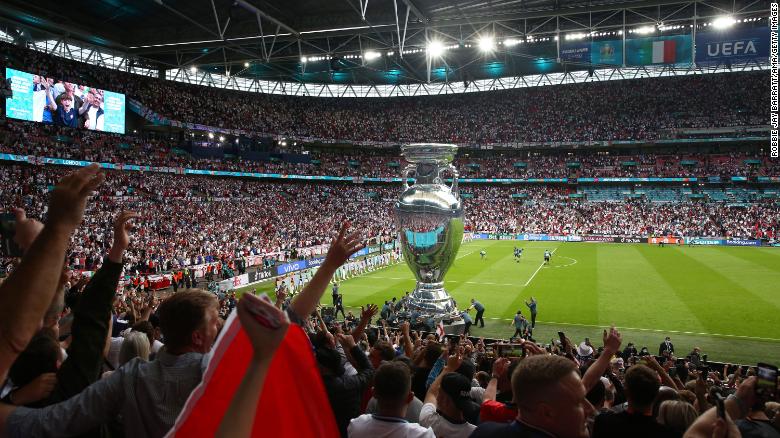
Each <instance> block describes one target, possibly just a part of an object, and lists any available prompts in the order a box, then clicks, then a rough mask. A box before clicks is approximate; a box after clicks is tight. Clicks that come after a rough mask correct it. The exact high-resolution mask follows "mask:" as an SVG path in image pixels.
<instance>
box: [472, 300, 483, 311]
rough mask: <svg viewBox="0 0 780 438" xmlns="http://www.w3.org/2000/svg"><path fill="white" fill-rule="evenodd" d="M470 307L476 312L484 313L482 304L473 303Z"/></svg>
mask: <svg viewBox="0 0 780 438" xmlns="http://www.w3.org/2000/svg"><path fill="white" fill-rule="evenodd" d="M472 306H474V308H475V309H477V312H484V311H485V306H483V305H482V303H480V302H479V301H474V303H473V304H472Z"/></svg>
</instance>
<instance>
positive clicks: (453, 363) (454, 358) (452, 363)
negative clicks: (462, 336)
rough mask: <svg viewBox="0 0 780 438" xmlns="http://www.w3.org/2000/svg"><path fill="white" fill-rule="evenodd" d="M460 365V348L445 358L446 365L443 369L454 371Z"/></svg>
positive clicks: (461, 356)
mask: <svg viewBox="0 0 780 438" xmlns="http://www.w3.org/2000/svg"><path fill="white" fill-rule="evenodd" d="M445 351H446V350H445ZM462 363H463V349H462V348H460V349H458V351H457V352H456V353H455V354H453V355H451V356H449V357H448V358H447V365H445V366H444V369H445V370H447V371H455V370H457V369H458V368H460V365H461V364H462Z"/></svg>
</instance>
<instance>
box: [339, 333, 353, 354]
mask: <svg viewBox="0 0 780 438" xmlns="http://www.w3.org/2000/svg"><path fill="white" fill-rule="evenodd" d="M338 339H339V343H340V344H341V346H342V347H343V348H344V351H349V350H351V349H352V348H353V347H354V346H355V345H357V344H356V343H355V338H353V337H352V335H344V334H340V335H339V337H338Z"/></svg>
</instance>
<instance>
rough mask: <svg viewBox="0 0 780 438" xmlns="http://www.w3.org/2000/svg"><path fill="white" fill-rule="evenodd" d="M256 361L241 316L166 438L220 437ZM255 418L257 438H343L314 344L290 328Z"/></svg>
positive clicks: (229, 325) (231, 322) (232, 320)
mask: <svg viewBox="0 0 780 438" xmlns="http://www.w3.org/2000/svg"><path fill="white" fill-rule="evenodd" d="M251 357H252V345H251V344H250V342H249V338H248V337H247V335H246V332H245V331H244V330H243V328H242V327H241V322H240V321H239V319H238V315H237V314H236V312H235V311H233V313H232V314H231V315H230V317H229V318H228V320H227V322H225V327H224V328H223V329H222V333H221V334H220V335H219V339H217V343H216V344H215V345H214V349H213V355H212V357H211V360H210V361H209V364H208V367H207V368H206V371H205V372H204V374H203V381H202V382H201V384H200V385H198V387H197V388H195V390H194V391H193V392H192V394H190V398H189V399H188V400H187V403H186V404H185V405H184V409H182V411H181V413H180V414H179V418H177V419H176V423H175V424H174V425H173V428H172V429H171V430H170V432H168V434H167V435H166V437H169V438H172V437H176V438H178V437H201V436H204V437H205V436H214V434H215V433H216V431H217V429H218V428H219V424H220V422H221V421H222V417H223V416H224V414H225V411H226V410H227V408H228V406H229V405H230V402H231V401H232V399H233V395H234V394H235V392H236V389H237V388H238V386H239V385H240V384H241V381H242V380H243V378H244V372H245V370H246V368H247V366H248V364H249V360H250V359H251ZM246 415H252V416H254V419H255V421H254V426H253V428H252V436H253V437H282V438H287V437H289V438H293V437H295V438H299V437H301V438H302V437H325V438H339V432H338V427H337V426H336V420H335V418H334V417H333V411H332V409H331V407H330V402H329V401H328V396H327V394H326V392H325V386H324V385H323V384H322V378H321V377H320V373H319V368H318V367H317V363H316V360H315V358H314V354H313V353H312V347H311V343H310V342H309V339H308V337H307V336H306V334H305V333H304V332H303V329H301V327H300V326H298V325H297V324H290V328H289V329H288V330H287V335H286V336H285V338H284V340H283V341H282V343H281V345H279V348H278V349H277V350H276V354H275V355H274V358H273V361H271V367H270V368H269V370H268V375H267V376H266V379H265V383H264V385H263V393H262V395H261V396H260V401H259V402H258V404H257V410H256V411H255V412H246Z"/></svg>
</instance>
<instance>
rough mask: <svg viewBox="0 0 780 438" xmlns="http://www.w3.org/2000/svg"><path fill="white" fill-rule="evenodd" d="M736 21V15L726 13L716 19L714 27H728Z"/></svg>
mask: <svg viewBox="0 0 780 438" xmlns="http://www.w3.org/2000/svg"><path fill="white" fill-rule="evenodd" d="M736 22H737V20H735V19H734V17H730V16H728V15H724V16H722V17H718V18H716V19H715V21H713V22H712V27H714V28H715V29H726V28H729V27H731V26H733V25H734V23H736Z"/></svg>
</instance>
